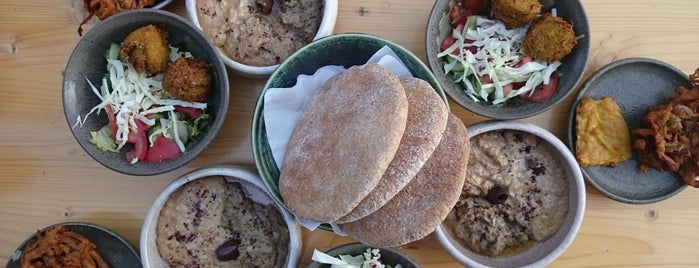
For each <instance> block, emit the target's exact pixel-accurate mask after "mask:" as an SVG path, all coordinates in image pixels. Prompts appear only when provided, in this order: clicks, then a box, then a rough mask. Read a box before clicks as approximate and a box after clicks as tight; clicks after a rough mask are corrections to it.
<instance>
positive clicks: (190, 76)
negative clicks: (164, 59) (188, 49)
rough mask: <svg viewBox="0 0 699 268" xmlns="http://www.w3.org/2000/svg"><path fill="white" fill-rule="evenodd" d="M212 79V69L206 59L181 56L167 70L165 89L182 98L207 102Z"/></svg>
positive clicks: (164, 80)
mask: <svg viewBox="0 0 699 268" xmlns="http://www.w3.org/2000/svg"><path fill="white" fill-rule="evenodd" d="M211 81H212V77H211V70H210V68H209V64H208V63H207V62H206V61H205V60H202V59H197V58H179V59H177V60H176V61H175V62H173V63H171V64H170V66H168V68H167V70H165V75H164V76H163V89H165V91H167V93H168V94H170V95H171V96H173V97H175V98H178V99H180V100H184V101H189V102H195V101H198V102H206V100H207V99H208V98H209V90H210V88H211Z"/></svg>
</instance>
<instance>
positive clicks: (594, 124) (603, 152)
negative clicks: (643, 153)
mask: <svg viewBox="0 0 699 268" xmlns="http://www.w3.org/2000/svg"><path fill="white" fill-rule="evenodd" d="M575 112H576V114H575V121H576V125H575V133H576V136H577V139H576V142H575V157H576V158H577V160H578V163H579V164H580V166H582V167H588V166H597V165H605V166H610V167H616V166H617V164H619V163H620V162H623V161H626V160H629V159H630V158H631V156H632V151H631V137H630V134H629V128H628V126H627V125H626V121H625V120H624V116H623V115H622V113H621V108H620V107H619V104H618V103H617V102H616V101H614V99H612V98H611V97H606V96H605V97H602V98H600V99H599V100H593V99H592V98H590V97H586V98H583V99H582V100H581V101H580V104H578V106H577V107H576V110H575Z"/></svg>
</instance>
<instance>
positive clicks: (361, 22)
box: [0, 0, 699, 268]
mask: <svg viewBox="0 0 699 268" xmlns="http://www.w3.org/2000/svg"><path fill="white" fill-rule="evenodd" d="M80 2H81V1H80V0H59V1H49V0H36V1H20V0H7V1H3V3H2V8H0V264H4V263H6V262H7V259H8V258H9V256H10V254H12V252H13V251H14V249H15V247H17V245H19V244H20V243H21V242H22V241H23V240H24V239H25V238H26V237H27V236H29V235H30V234H31V233H32V232H34V231H35V230H36V229H39V228H43V227H45V226H48V225H51V224H54V223H58V222H64V221H89V222H94V223H97V224H100V225H103V226H106V227H108V228H111V229H113V230H114V231H116V232H118V233H120V234H122V235H124V236H125V237H126V238H127V239H128V240H129V241H130V242H131V243H132V244H134V245H137V244H138V239H139V233H140V228H141V224H142V221H143V218H144V215H145V212H146V211H147V210H148V208H149V207H150V204H151V202H152V201H153V200H154V198H155V197H156V196H157V195H158V194H159V193H160V191H161V190H162V189H163V188H164V187H165V186H166V185H167V184H168V183H170V182H171V181H172V180H173V179H175V178H176V177H178V176H180V175H182V174H184V173H186V172H188V171H190V170H192V169H195V168H199V167H204V166H209V165H212V164H216V163H233V164H241V165H246V166H250V167H253V166H254V161H253V157H252V153H251V152H252V149H251V145H250V126H251V120H252V112H253V110H254V107H255V102H256V99H257V96H258V94H259V92H260V89H261V88H262V87H263V86H264V83H265V81H264V80H261V79H247V78H242V77H240V76H237V75H236V74H234V73H232V72H229V77H230V82H231V101H230V107H229V110H228V114H227V118H226V122H225V123H224V126H223V128H222V130H221V132H220V133H219V135H218V136H217V138H216V139H215V140H214V142H213V143H212V145H211V147H210V148H209V149H207V150H206V151H205V152H204V153H203V154H202V155H201V156H200V157H199V158H197V159H196V160H195V161H193V162H192V163H190V164H189V165H187V166H185V167H183V168H181V169H178V170H175V171H172V172H169V173H166V174H162V175H159V176H152V177H131V176H125V175H121V174H118V173H115V172H113V171H110V170H107V169H106V168H104V167H102V166H101V165H100V164H98V163H97V162H95V161H94V160H92V159H91V158H90V157H89V156H88V155H86V154H85V153H84V152H83V150H82V149H81V148H80V146H79V145H78V144H77V143H76V142H75V141H74V140H73V137H72V135H71V134H70V130H69V128H68V126H67V124H66V121H65V118H64V116H63V110H62V108H61V85H62V79H63V76H62V74H63V71H64V68H65V64H66V61H67V59H68V57H69V56H70V53H71V51H72V49H73V47H74V46H75V44H76V43H77V42H78V40H79V37H78V35H77V33H76V30H77V26H78V23H79V21H80V20H81V19H82V16H83V14H84V13H83V11H82V10H81V9H80V6H79V3H80ZM432 4H433V2H432V1H420V0H403V1H397V0H356V1H345V0H341V1H340V5H339V12H338V13H339V14H338V19H337V25H336V27H335V32H336V33H341V32H364V33H370V34H375V35H379V36H382V37H385V38H388V39H389V40H392V41H394V42H396V43H399V44H401V45H403V46H405V47H406V48H408V49H409V50H411V51H412V52H413V53H415V54H416V55H417V56H418V57H420V58H421V59H423V60H425V49H424V35H425V23H426V22H427V17H428V15H429V12H430V9H431V7H432ZM582 4H583V6H584V8H585V12H586V14H587V16H588V18H589V23H590V26H591V36H590V38H591V41H592V42H591V44H592V48H591V51H590V60H589V64H588V69H587V71H586V73H585V78H586V77H588V76H589V75H591V74H592V73H593V72H594V71H595V70H597V69H598V68H600V67H602V66H603V65H605V64H608V63H610V62H613V61H616V60H620V59H623V58H629V57H649V58H655V59H659V60H662V61H665V62H668V63H670V64H672V65H674V66H676V67H677V68H679V69H680V70H682V71H683V72H685V73H691V72H693V71H694V69H696V68H697V67H699V49H697V45H696V44H699V16H697V14H699V1H696V0H666V1H657V0H613V1H610V0H582ZM166 9H167V10H170V11H173V12H175V13H178V14H180V15H184V14H185V12H184V1H182V0H178V1H174V2H173V3H172V4H171V5H170V6H168V7H167V8H166ZM94 23H95V21H91V22H90V24H94ZM88 27H90V26H89V25H88ZM629 93H630V94H633V89H632V88H630V89H629ZM572 100H573V96H570V97H569V98H567V99H566V100H565V101H564V102H563V103H561V104H560V105H559V106H557V107H556V108H554V109H552V110H550V111H548V112H546V113H543V114H541V115H538V116H535V117H532V118H527V119H524V120H523V121H526V122H530V123H534V124H537V125H540V126H542V127H545V128H547V129H549V130H551V131H552V132H553V133H554V134H556V135H557V136H558V137H559V138H561V139H563V140H565V135H566V128H565V126H566V124H567V122H566V120H567V114H568V110H569V109H570V103H571V101H572ZM450 105H451V109H452V111H453V112H454V113H455V114H456V115H457V116H458V117H459V118H460V119H461V120H462V121H463V122H464V123H465V124H466V125H470V124H473V123H476V122H479V121H483V120H485V118H483V117H479V116H476V115H474V114H473V113H471V112H469V111H467V110H465V109H463V108H461V107H460V106H458V105H457V104H456V103H454V102H453V101H450ZM587 192H588V195H587V196H588V203H587V209H586V214H585V218H584V220H583V224H582V227H581V229H580V233H579V234H578V236H577V237H576V239H575V241H574V242H573V244H572V245H571V247H570V248H569V249H568V250H567V251H566V252H565V253H564V254H563V255H562V256H561V257H560V258H559V259H558V260H556V261H555V262H554V263H553V264H552V265H551V267H659V266H662V267H697V266H699V259H697V258H696V254H697V252H699V251H698V249H699V232H696V229H697V227H699V209H697V208H696V204H698V203H699V190H697V189H686V190H684V191H682V192H681V193H679V194H678V195H677V196H675V197H673V198H671V199H668V200H665V201H662V202H659V203H655V204H649V205H628V204H622V203H618V202H615V201H612V200H610V199H608V198H606V197H604V196H602V195H601V194H600V193H598V192H597V191H596V190H595V189H594V188H591V187H588V189H587ZM303 242H304V246H303V255H302V257H301V260H302V262H301V265H305V264H306V263H308V262H309V261H310V258H311V254H312V252H313V249H319V250H327V249H329V248H331V247H334V246H336V245H340V244H345V243H349V242H353V240H352V239H351V238H347V237H340V236H336V235H334V234H331V233H329V232H325V231H314V232H308V231H304V233H303ZM400 249H401V250H403V251H405V252H407V253H408V254H410V255H411V256H412V257H413V258H415V259H416V260H417V261H418V262H419V263H420V264H421V265H423V267H427V268H442V267H458V266H459V265H458V264H457V263H456V262H455V261H454V260H453V259H452V258H451V257H450V256H449V255H448V254H447V253H446V252H445V251H444V250H442V248H441V246H440V245H439V243H438V242H437V240H436V239H435V238H434V236H432V235H430V236H428V237H427V238H425V239H423V240H420V241H417V242H414V243H411V244H408V245H406V246H403V247H401V248H400Z"/></svg>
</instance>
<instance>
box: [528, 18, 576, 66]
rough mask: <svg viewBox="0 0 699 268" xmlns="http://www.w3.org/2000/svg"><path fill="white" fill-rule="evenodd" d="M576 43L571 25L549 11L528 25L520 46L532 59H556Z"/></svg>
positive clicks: (564, 54) (563, 55) (565, 53)
mask: <svg viewBox="0 0 699 268" xmlns="http://www.w3.org/2000/svg"><path fill="white" fill-rule="evenodd" d="M577 43H578V39H577V38H576V37H575V32H574V31H573V25H571V24H570V23H568V22H567V21H566V20H564V19H562V18H560V17H556V16H553V15H551V13H545V14H543V15H541V16H540V17H538V18H536V19H535V20H534V21H533V22H532V24H531V25H530V26H529V29H528V30H527V35H526V36H525V37H524V42H523V44H522V46H523V47H524V54H526V55H527V56H529V57H531V58H532V59H535V60H543V61H557V60H561V59H563V57H565V56H566V55H568V54H570V52H571V51H573V47H575V45H576V44H577Z"/></svg>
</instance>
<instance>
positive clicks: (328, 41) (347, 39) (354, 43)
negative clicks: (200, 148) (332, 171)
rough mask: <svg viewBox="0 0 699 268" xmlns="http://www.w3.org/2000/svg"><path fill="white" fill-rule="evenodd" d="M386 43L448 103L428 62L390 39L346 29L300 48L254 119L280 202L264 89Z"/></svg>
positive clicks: (265, 174)
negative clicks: (264, 111)
mask: <svg viewBox="0 0 699 268" xmlns="http://www.w3.org/2000/svg"><path fill="white" fill-rule="evenodd" d="M384 45H387V46H389V47H390V48H391V49H392V50H393V51H394V52H395V53H396V54H397V55H398V57H399V58H400V59H401V60H402V61H403V63H405V65H406V66H407V67H408V69H409V70H410V71H411V72H412V74H413V76H415V77H417V78H420V79H423V80H425V81H427V82H428V83H430V85H432V87H433V88H434V89H435V91H436V92H437V93H438V94H439V95H440V96H441V97H442V99H444V101H445V103H446V96H445V95H444V92H443V91H442V88H441V87H440V86H439V83H437V80H436V79H435V77H434V76H433V75H432V73H431V72H430V70H429V69H428V68H427V66H425V64H423V63H422V61H421V60H420V59H419V58H418V57H416V56H415V55H414V54H412V53H411V52H410V51H408V50H407V49H405V48H404V47H402V46H400V45H398V44H396V43H394V42H391V41H389V40H386V39H383V38H381V37H378V36H373V35H368V34H359V33H346V34H337V35H332V36H329V37H325V38H322V39H319V40H317V41H314V42H312V43H311V44H309V45H307V46H305V47H303V48H301V49H300V50H299V51H297V52H296V53H294V54H293V55H291V57H289V58H288V59H287V60H286V61H284V62H282V64H281V65H280V66H279V68H278V69H277V70H276V71H274V73H272V75H271V76H270V78H269V80H267V84H266V85H265V87H264V89H263V90H262V92H261V93H260V96H259V97H258V100H257V106H256V107H255V111H254V114H253V121H252V150H253V156H254V157H255V164H256V165H257V169H258V170H259V172H260V175H261V177H262V180H263V181H264V183H265V186H267V188H268V189H269V191H270V192H271V193H272V197H274V198H275V199H276V200H277V201H278V202H279V203H281V204H284V201H283V200H282V197H281V195H280V194H279V188H278V182H279V174H280V171H279V168H278V166H277V164H276V162H274V158H273V157H272V151H271V149H270V146H269V143H268V141H267V134H266V130H265V122H264V117H263V110H264V96H265V91H266V90H267V89H269V88H280V87H281V88H283V87H290V86H293V85H295V84H296V77H297V76H298V75H300V74H307V75H312V74H313V73H315V71H316V70H317V69H318V68H320V67H323V66H327V65H342V66H344V67H345V68H349V67H351V66H354V65H361V64H364V63H366V61H367V60H368V59H369V58H370V57H371V56H372V55H373V54H374V53H375V52H376V51H377V50H379V49H380V48H382V47H383V46H384ZM447 105H448V103H447Z"/></svg>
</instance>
